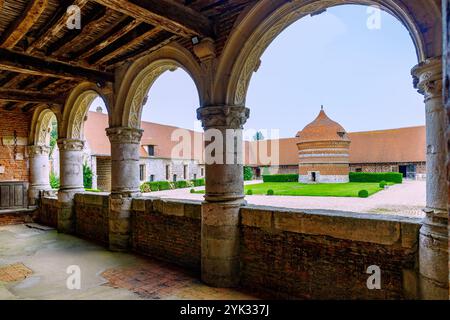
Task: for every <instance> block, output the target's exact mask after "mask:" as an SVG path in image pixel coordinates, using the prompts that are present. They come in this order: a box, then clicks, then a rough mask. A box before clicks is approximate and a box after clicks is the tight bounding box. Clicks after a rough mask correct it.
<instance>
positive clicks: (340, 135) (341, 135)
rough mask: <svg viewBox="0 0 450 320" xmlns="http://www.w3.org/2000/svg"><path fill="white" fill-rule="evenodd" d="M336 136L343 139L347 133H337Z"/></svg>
mask: <svg viewBox="0 0 450 320" xmlns="http://www.w3.org/2000/svg"><path fill="white" fill-rule="evenodd" d="M337 134H338V135H339V137H341V138H343V137H344V136H345V135H346V134H347V132H345V131H338V133H337Z"/></svg>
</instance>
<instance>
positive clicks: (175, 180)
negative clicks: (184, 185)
mask: <svg viewBox="0 0 450 320" xmlns="http://www.w3.org/2000/svg"><path fill="white" fill-rule="evenodd" d="M173 182H177V175H176V174H174V175H173Z"/></svg>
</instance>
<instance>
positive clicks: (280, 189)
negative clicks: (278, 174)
mask: <svg viewBox="0 0 450 320" xmlns="http://www.w3.org/2000/svg"><path fill="white" fill-rule="evenodd" d="M249 189H251V190H252V191H253V194H254V195H265V194H267V190H269V189H272V190H273V191H274V192H275V195H276V196H317V197H358V192H359V191H360V190H367V191H368V192H369V196H371V195H373V194H375V193H377V192H378V191H381V190H382V189H381V188H380V186H379V183H371V182H367V183H366V182H350V183H321V184H305V183H298V182H265V183H260V184H253V185H247V186H245V193H246V194H247V191H248V190H249ZM196 193H204V191H197V192H196Z"/></svg>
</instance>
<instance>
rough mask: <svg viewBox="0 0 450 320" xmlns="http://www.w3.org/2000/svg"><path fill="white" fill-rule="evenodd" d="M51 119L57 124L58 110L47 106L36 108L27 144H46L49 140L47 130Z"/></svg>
mask: <svg viewBox="0 0 450 320" xmlns="http://www.w3.org/2000/svg"><path fill="white" fill-rule="evenodd" d="M53 119H56V120H57V122H58V124H59V120H60V119H59V112H58V110H55V109H51V108H49V107H48V106H41V107H38V108H37V109H36V111H35V112H34V114H33V119H32V122H31V130H30V136H29V138H28V144H29V145H36V146H47V145H48V143H49V141H48V139H49V131H48V128H49V127H50V125H51V123H52V121H53Z"/></svg>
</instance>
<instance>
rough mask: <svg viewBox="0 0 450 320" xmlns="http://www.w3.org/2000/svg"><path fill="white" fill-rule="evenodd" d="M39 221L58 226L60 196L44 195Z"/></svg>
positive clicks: (54, 226)
mask: <svg viewBox="0 0 450 320" xmlns="http://www.w3.org/2000/svg"><path fill="white" fill-rule="evenodd" d="M36 220H37V221H38V222H40V223H42V224H45V225H47V226H50V227H53V228H56V227H57V226H58V198H56V197H43V198H41V203H40V207H39V214H38V216H37V219H36Z"/></svg>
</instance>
